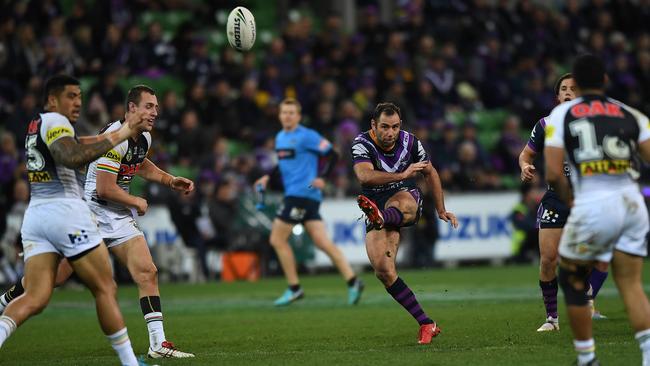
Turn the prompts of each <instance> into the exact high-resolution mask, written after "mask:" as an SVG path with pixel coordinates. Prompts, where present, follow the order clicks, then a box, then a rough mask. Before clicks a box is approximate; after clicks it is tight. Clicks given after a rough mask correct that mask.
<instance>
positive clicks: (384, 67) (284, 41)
mask: <svg viewBox="0 0 650 366" xmlns="http://www.w3.org/2000/svg"><path fill="white" fill-rule="evenodd" d="M237 5H244V6H246V7H248V8H249V9H250V10H251V11H252V13H253V14H254V15H255V18H256V21H257V30H258V35H257V42H256V44H255V46H254V47H253V49H252V50H251V51H250V52H246V53H239V52H237V51H235V50H234V49H232V48H231V47H229V46H228V43H227V40H226V37H225V23H226V18H227V15H228V13H229V11H230V10H231V9H232V8H234V7H235V6H237ZM648 24H650V0H610V1H607V0H567V1H559V0H556V1H526V0H522V1H512V0H474V1H471V0H464V1H463V0H445V1H440V0H396V1H389V0H356V1H346V0H331V1H327V2H324V1H319V2H309V1H296V0H277V1H267V0H251V1H200V0H167V1H165V0H134V1H120V0H115V1H98V0H61V1H54V0H33V1H3V2H2V10H1V11H0V121H1V124H0V192H1V194H0V238H1V239H0V240H1V242H0V248H1V253H2V254H1V255H2V257H0V283H12V282H14V281H15V280H16V278H18V277H17V276H19V275H20V274H21V271H22V264H21V259H20V257H19V255H18V253H19V252H20V238H19V232H20V224H21V221H22V215H23V212H24V210H25V207H26V204H27V202H28V200H29V187H28V184H27V183H26V180H25V178H26V174H25V166H24V165H25V164H24V139H25V134H26V124H27V122H28V121H29V120H30V118H31V117H32V116H33V115H34V114H35V113H38V112H39V111H40V110H41V109H42V105H43V96H42V87H43V82H44V80H45V79H46V78H47V77H49V76H52V75H55V74H57V73H67V74H71V75H73V76H75V77H77V78H79V79H80V80H81V82H82V90H83V93H84V107H83V114H82V118H81V119H80V123H78V126H77V131H78V133H79V134H80V135H90V134H96V133H97V132H98V131H99V129H100V128H101V127H102V126H103V125H105V124H106V123H107V122H109V121H114V120H117V119H120V118H121V117H123V115H124V112H125V109H124V98H125V96H126V91H127V90H128V89H129V88H130V87H131V86H133V85H135V84H139V83H144V84H147V85H149V86H151V87H153V88H154V89H155V90H156V94H157V96H158V101H159V104H160V107H161V113H160V115H159V118H158V120H157V121H156V125H155V129H154V132H153V146H152V149H151V153H150V156H149V157H150V159H151V160H152V161H154V162H155V163H156V164H158V165H159V166H160V167H161V168H163V169H165V170H167V171H169V172H171V173H172V174H175V175H182V176H185V177H188V178H190V179H193V180H194V181H195V182H196V183H197V190H196V192H195V193H194V194H192V195H187V196H180V195H176V194H174V193H173V192H171V191H169V190H167V189H166V188H164V187H160V186H159V185H156V184H147V183H146V182H145V181H143V180H136V181H134V182H133V184H132V187H131V189H132V193H134V194H136V195H141V196H143V197H145V198H146V199H147V200H148V201H149V204H150V209H149V212H148V213H147V215H145V216H143V217H141V218H139V223H140V226H141V228H142V229H143V231H144V232H145V234H146V236H147V239H148V242H149V244H150V246H151V248H152V252H153V254H154V257H155V261H156V263H157V265H158V268H159V271H160V276H161V280H163V281H194V282H201V281H215V280H225V281H230V280H237V279H245V280H257V279H259V278H260V277H264V276H273V275H278V274H280V273H281V270H280V268H279V266H278V264H277V261H276V259H275V258H274V254H273V251H272V250H271V247H270V245H269V244H268V243H267V241H268V240H267V239H268V233H269V229H270V223H271V220H272V219H273V215H274V212H275V207H276V206H277V204H278V202H280V199H281V192H276V193H275V194H268V195H267V197H266V208H265V209H264V210H262V211H257V210H256V209H255V203H256V197H255V195H254V192H253V191H252V187H251V183H252V181H253V180H254V179H255V178H257V177H259V176H260V175H262V174H264V173H266V172H269V171H270V170H271V169H272V168H273V167H274V166H275V164H276V158H275V156H274V150H273V146H274V135H275V134H276V133H277V131H279V129H280V125H279V122H278V120H277V113H278V103H279V102H280V101H281V100H282V99H283V98H285V97H295V98H297V99H298V100H299V101H300V103H301V104H302V106H303V121H302V122H303V124H304V125H306V126H308V127H310V128H313V129H316V130H317V131H319V132H320V133H321V134H323V135H324V136H326V137H327V138H328V139H330V141H332V142H333V144H334V145H335V147H336V148H337V149H338V150H339V152H341V154H342V157H343V158H342V159H341V160H340V161H339V163H338V166H337V168H336V169H335V171H334V174H333V176H332V177H331V179H330V180H329V182H328V186H327V188H326V189H325V197H326V198H325V201H324V203H323V205H322V206H321V207H322V208H321V214H322V215H323V217H324V219H325V222H326V224H327V226H328V230H329V232H330V235H331V236H332V237H333V239H334V240H335V242H337V244H338V245H339V246H340V247H341V248H342V250H343V251H344V253H345V254H346V255H347V256H348V259H349V260H350V262H351V263H352V264H353V265H354V266H356V267H359V268H365V267H366V266H367V258H366V254H365V248H364V243H363V240H364V226H363V222H362V220H360V217H361V211H359V210H358V208H357V206H356V203H355V201H354V196H355V195H356V194H358V193H359V192H360V189H359V186H358V184H357V182H356V179H355V178H354V176H353V174H352V165H351V160H350V158H349V149H350V144H351V141H352V139H353V138H354V137H355V136H356V135H357V134H358V133H360V132H362V131H364V130H366V129H368V128H369V121H370V117H369V116H370V113H371V111H372V110H373V108H374V106H375V104H376V103H377V102H381V101H392V102H394V103H396V104H398V105H399V106H400V107H401V108H402V111H403V115H404V123H403V128H404V129H406V130H408V131H411V132H413V133H415V134H416V135H417V136H418V138H419V139H420V140H421V141H422V142H423V143H424V144H425V146H426V149H427V151H428V152H429V154H430V157H431V160H432V163H433V164H434V166H435V167H436V169H438V171H439V173H440V176H441V178H442V183H443V187H444V188H445V190H446V200H447V204H446V205H447V208H448V209H449V210H451V211H453V212H455V213H456V214H457V215H458V217H459V219H460V225H461V226H460V228H459V229H458V230H451V229H450V228H449V227H448V226H447V225H445V224H444V223H443V222H440V221H439V220H438V219H437V217H436V216H435V215H434V210H433V202H432V198H431V195H430V194H429V193H428V192H426V190H425V196H426V201H425V209H424V217H423V219H422V220H421V221H420V223H419V225H418V226H416V227H415V228H412V229H410V230H408V231H406V232H405V234H406V235H405V236H404V238H403V242H402V249H401V252H400V257H399V260H400V262H401V265H402V266H412V267H417V268H428V267H434V266H456V265H463V264H476V263H481V264H483V263H485V264H489V265H501V264H508V263H513V262H515V263H526V262H534V261H535V260H536V258H537V256H538V255H537V233H536V230H535V229H534V223H535V213H536V210H537V205H538V203H539V200H540V198H541V195H542V194H543V192H544V184H543V181H542V179H538V180H537V182H536V183H535V184H532V185H526V186H523V187H522V186H521V184H520V179H519V173H520V172H519V167H518V163H517V158H518V155H519V152H520V151H521V149H522V148H523V147H524V145H525V143H526V141H527V140H528V137H529V134H530V130H531V129H532V127H533V125H534V124H535V123H536V122H537V121H538V120H539V119H540V118H542V117H544V116H546V115H547V114H548V113H549V111H550V110H551V109H552V108H553V107H554V105H555V104H556V101H555V96H554V92H553V84H554V83H555V81H556V80H557V79H558V77H559V76H560V75H562V74H563V73H565V72H568V71H569V69H570V64H571V61H572V59H573V58H574V57H575V56H576V55H579V54H581V53H585V52H590V53H593V54H596V55H598V56H600V57H602V59H603V60H604V61H605V63H606V65H607V70H608V74H609V78H610V83H609V88H608V94H609V95H610V96H611V97H614V98H617V99H620V100H621V101H623V102H625V103H627V104H629V105H631V106H633V107H636V108H638V109H640V110H641V111H643V112H644V113H645V114H650V31H649V28H648ZM537 168H538V169H537V171H538V173H539V174H540V176H543V170H542V168H543V166H542V165H541V164H537ZM640 168H641V172H642V175H641V183H642V184H647V183H648V182H649V181H650V180H649V179H648V178H649V176H648V174H647V169H646V168H645V166H640ZM646 191H650V188H649V189H644V192H646ZM292 245H293V246H294V248H295V251H296V256H297V259H298V261H299V263H300V268H301V271H302V272H305V271H307V272H319V271H329V270H330V268H329V267H327V266H328V265H329V261H328V260H327V259H326V257H325V256H324V255H322V254H321V253H318V252H315V251H314V249H313V246H312V245H311V243H310V242H309V239H308V238H307V237H306V236H304V235H303V230H302V228H301V227H300V226H297V227H296V228H295V230H294V235H293V237H292ZM117 273H118V278H120V279H123V280H127V279H128V274H125V273H123V271H122V270H121V269H117Z"/></svg>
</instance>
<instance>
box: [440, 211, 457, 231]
mask: <svg viewBox="0 0 650 366" xmlns="http://www.w3.org/2000/svg"><path fill="white" fill-rule="evenodd" d="M438 217H439V218H440V220H442V221H444V222H451V226H452V227H453V228H454V229H456V228H458V219H457V218H456V215H454V214H453V213H451V212H449V211H445V212H440V213H438Z"/></svg>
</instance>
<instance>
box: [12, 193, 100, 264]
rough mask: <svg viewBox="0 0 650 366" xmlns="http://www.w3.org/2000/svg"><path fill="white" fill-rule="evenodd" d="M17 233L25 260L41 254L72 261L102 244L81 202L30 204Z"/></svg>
mask: <svg viewBox="0 0 650 366" xmlns="http://www.w3.org/2000/svg"><path fill="white" fill-rule="evenodd" d="M20 233H21V235H22V240H23V253H24V256H25V257H24V258H25V261H27V260H28V259H29V258H30V257H33V256H35V255H38V254H43V253H59V254H61V255H62V256H64V257H66V258H74V257H75V256H78V255H79V254H82V253H83V252H85V251H88V250H90V249H92V248H94V247H96V246H97V245H99V244H101V242H102V237H101V236H100V235H99V229H98V228H97V222H96V221H95V218H94V216H93V214H92V212H91V211H90V209H89V208H88V205H87V204H86V202H85V201H83V200H81V199H56V200H55V199H52V200H46V201H41V202H32V203H30V205H29V206H28V207H27V210H26V211H25V217H24V220H23V226H22V228H21V230H20Z"/></svg>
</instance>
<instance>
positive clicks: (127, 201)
mask: <svg viewBox="0 0 650 366" xmlns="http://www.w3.org/2000/svg"><path fill="white" fill-rule="evenodd" d="M96 184H97V188H96V189H97V197H99V198H100V199H102V200H108V201H111V202H115V203H117V204H120V205H123V206H127V207H133V208H135V209H136V211H138V215H140V216H142V215H144V214H145V212H147V208H148V207H149V204H148V203H147V200H145V199H144V198H142V197H138V196H134V195H132V194H130V193H128V192H127V191H125V190H123V189H122V188H121V187H120V186H118V185H117V174H115V173H109V172H104V171H100V170H97V183H96Z"/></svg>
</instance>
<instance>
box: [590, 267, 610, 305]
mask: <svg viewBox="0 0 650 366" xmlns="http://www.w3.org/2000/svg"><path fill="white" fill-rule="evenodd" d="M608 274H609V272H601V271H599V270H597V269H596V268H594V269H592V270H591V274H590V275H589V284H590V285H591V295H590V296H591V298H592V299H595V298H596V295H598V291H600V288H601V287H603V283H604V282H605V280H606V279H607V275H608Z"/></svg>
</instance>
